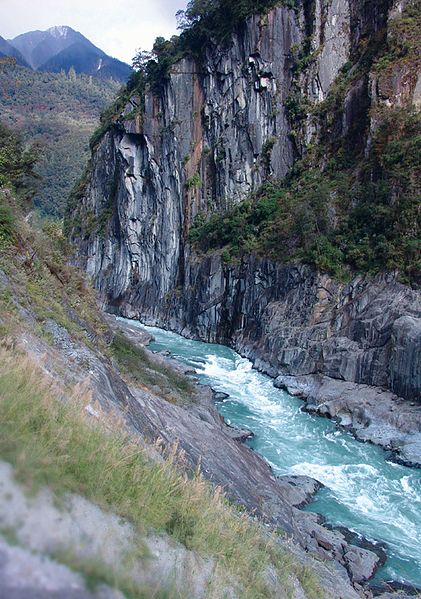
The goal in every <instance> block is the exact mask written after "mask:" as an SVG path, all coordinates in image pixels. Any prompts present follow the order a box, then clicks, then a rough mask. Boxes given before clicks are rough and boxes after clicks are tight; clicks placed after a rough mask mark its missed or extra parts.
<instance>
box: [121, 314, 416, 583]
mask: <svg viewBox="0 0 421 599" xmlns="http://www.w3.org/2000/svg"><path fill="white" fill-rule="evenodd" d="M130 322H131V324H139V326H143V325H140V323H136V322H135V321H130ZM144 328H146V329H147V330H148V331H149V332H150V333H151V334H152V335H153V336H154V338H155V341H154V342H153V343H151V345H150V349H152V350H154V351H162V350H167V351H170V352H171V354H172V355H173V356H174V357H176V358H178V359H179V360H181V361H182V362H184V363H185V364H187V365H189V366H191V367H193V368H195V369H196V372H197V375H198V378H199V380H200V382H202V383H203V384H209V385H211V386H212V387H213V388H214V389H215V390H217V391H221V392H224V393H227V394H229V397H227V398H226V399H225V400H224V401H222V402H220V403H218V408H219V411H220V413H221V414H222V415H223V416H224V418H225V419H226V421H227V422H228V423H230V424H233V425H235V426H238V427H240V428H247V429H249V430H251V431H253V433H254V437H253V438H252V439H251V440H250V441H248V445H249V446H250V447H252V448H253V449H255V450H256V451H257V452H259V453H260V454H261V455H262V456H263V457H264V458H265V459H266V460H267V461H268V462H269V463H270V465H271V466H272V468H273V470H274V472H275V473H276V474H280V475H281V474H291V473H292V474H305V475H309V476H311V477H313V478H315V479H317V480H319V481H320V482H321V483H323V485H324V488H322V489H321V490H320V491H319V492H318V493H317V495H316V498H315V500H314V501H313V502H312V503H311V504H310V506H308V507H307V509H309V510H311V511H316V512H319V513H321V514H323V515H324V516H325V518H326V519H327V521H328V522H329V523H330V524H332V525H337V526H345V527H347V528H348V529H350V530H352V531H354V532H356V533H358V534H361V535H364V537H366V538H368V539H370V540H372V541H379V542H382V543H385V544H386V552H387V556H388V557H387V561H386V563H385V565H384V566H383V567H382V568H381V569H380V570H379V572H378V573H377V575H376V579H377V580H398V581H405V582H407V583H412V584H414V585H417V586H421V471H420V470H416V469H411V468H408V467H406V466H402V465H399V464H396V463H395V462H393V460H392V456H391V455H389V454H387V453H386V452H385V451H384V450H382V449H381V448H379V447H375V446H373V445H370V444H365V443H361V442H359V441H357V440H356V439H354V438H353V437H352V435H351V434H350V433H348V432H345V431H341V430H338V429H337V428H336V426H335V424H334V423H333V422H331V421H330V420H327V419H323V418H320V417H319V416H314V415H311V414H307V413H306V412H303V411H301V408H302V406H303V403H302V401H300V400H299V399H297V398H294V397H291V396H289V395H288V394H287V393H286V392H285V391H282V390H280V389H276V388H275V387H274V386H273V382H272V380H271V379H270V378H269V377H267V376H265V375H263V374H261V373H259V372H257V371H256V370H253V368H252V364H251V362H250V361H249V360H247V359H245V358H241V357H240V356H239V355H238V354H236V353H235V352H234V351H233V350H231V349H229V348H227V347H225V346H221V345H216V344H207V343H202V342H199V341H192V340H189V339H185V338H183V337H181V336H180V335H177V334H175V333H171V332H168V331H164V330H162V329H158V328H155V327H144Z"/></svg>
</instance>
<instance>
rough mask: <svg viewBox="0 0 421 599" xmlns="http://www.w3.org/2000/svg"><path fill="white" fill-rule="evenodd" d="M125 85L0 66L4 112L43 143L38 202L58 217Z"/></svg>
mask: <svg viewBox="0 0 421 599" xmlns="http://www.w3.org/2000/svg"><path fill="white" fill-rule="evenodd" d="M118 89H119V84H118V83H117V82H115V81H112V80H100V79H93V78H92V77H88V76H86V75H76V73H75V72H74V70H70V71H69V72H68V73H64V72H61V73H47V72H38V71H32V70H30V69H27V68H24V67H20V66H17V65H13V64H1V65H0V112H1V120H2V122H3V123H4V124H6V125H8V126H12V127H13V128H14V129H16V130H18V131H19V132H21V134H22V135H23V137H24V139H25V140H26V141H27V142H30V143H35V144H36V145H37V155H38V163H37V166H36V169H35V170H36V172H37V174H38V175H39V176H40V180H39V183H38V189H37V192H36V194H35V196H34V205H35V206H36V207H37V208H38V209H39V211H40V212H41V213H42V214H44V215H48V216H51V217H54V218H60V217H61V216H62V214H63V212H64V208H65V205H66V201H67V197H68V195H69V193H70V190H71V188H72V186H73V185H74V182H75V181H76V180H77V179H78V178H79V177H80V175H81V173H82V170H83V168H84V165H85V164H86V162H87V160H88V156H89V138H90V136H91V135H92V132H93V131H94V129H95V127H96V125H97V122H98V118H99V115H100V113H101V111H102V110H103V109H104V107H105V106H107V105H108V104H109V103H110V102H111V101H112V100H113V98H114V96H115V94H116V93H117V91H118Z"/></svg>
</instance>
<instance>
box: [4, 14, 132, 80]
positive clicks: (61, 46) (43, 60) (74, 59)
mask: <svg viewBox="0 0 421 599" xmlns="http://www.w3.org/2000/svg"><path fill="white" fill-rule="evenodd" d="M0 55H4V56H13V57H15V58H16V60H17V62H18V64H21V65H23V66H29V67H30V68H32V69H34V70H39V71H49V72H53V73H57V72H60V71H61V70H62V69H63V70H64V71H68V70H69V69H70V68H71V67H74V69H75V71H76V73H83V74H86V75H92V76H94V77H99V78H106V79H109V78H113V79H116V80H117V81H121V82H126V81H127V78H128V76H129V75H130V73H131V72H132V69H131V67H130V66H129V65H128V64H126V63H124V62H122V61H120V60H118V59H117V58H113V57H111V56H108V54H106V53H105V52H103V51H102V50H101V49H100V48H97V46H95V45H94V44H93V43H92V42H90V41H89V40H88V39H87V38H86V37H85V36H84V35H82V34H81V33H79V32H78V31H75V30H74V29H72V28H71V27H68V26H66V25H62V26H55V27H50V29H47V30H46V31H39V30H36V31H28V32H27V33H22V34H21V35H18V36H17V37H15V38H14V39H11V40H4V39H3V38H0Z"/></svg>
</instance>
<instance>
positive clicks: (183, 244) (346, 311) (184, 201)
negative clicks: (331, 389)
mask: <svg viewBox="0 0 421 599" xmlns="http://www.w3.org/2000/svg"><path fill="white" fill-rule="evenodd" d="M305 6H306V7H307V9H306V10H307V14H306V11H304V12H298V13H296V12H295V11H293V10H291V9H288V8H285V7H278V8H275V9H273V10H272V11H270V12H269V13H268V15H266V16H260V17H259V16H253V17H251V18H249V19H248V20H247V22H246V23H245V24H244V26H243V27H242V28H241V30H240V31H238V32H237V33H235V34H234V35H233V36H232V39H231V40H230V42H229V43H228V44H227V45H225V46H218V45H215V44H213V43H209V46H208V47H207V48H206V49H205V58H204V60H203V63H202V64H200V65H199V64H198V63H196V62H195V61H194V60H193V59H190V58H185V59H183V60H181V61H180V62H179V63H177V64H176V65H175V66H174V67H173V69H172V72H171V75H170V77H169V80H168V81H166V82H165V83H164V85H163V87H162V89H161V93H160V94H159V95H156V94H152V93H150V92H149V93H147V94H146V98H145V110H144V115H143V118H142V122H141V123H140V122H139V120H130V118H129V119H122V120H120V122H119V124H118V125H117V126H114V127H113V128H111V129H110V130H109V131H108V132H107V133H106V135H105V136H104V137H103V139H102V141H101V142H100V144H99V146H98V148H97V150H96V152H95V153H94V156H93V159H92V167H91V174H90V178H89V180H88V182H87V186H86V189H85V191H84V193H83V197H82V198H81V202H80V205H79V206H78V207H77V209H76V211H75V214H77V215H78V217H79V219H80V222H79V225H74V227H73V233H72V238H73V241H75V242H76V243H77V245H78V248H79V249H78V254H79V262H80V263H81V264H82V265H83V266H84V267H85V268H86V270H87V272H88V273H89V275H90V276H91V277H92V278H93V279H94V281H95V284H96V286H97V287H98V289H99V290H100V293H101V297H102V299H103V302H104V305H105V306H106V307H107V308H108V309H110V310H113V311H121V312H122V313H124V314H126V315H129V316H130V315H135V316H137V317H139V318H142V319H145V320H147V321H148V322H150V323H157V324H163V325H165V326H168V327H171V328H172V329H175V330H177V331H180V332H182V333H183V334H186V335H190V336H194V337H198V338H202V339H207V340H211V341H220V342H223V343H229V344H232V345H233V346H234V347H236V348H237V349H239V350H240V351H241V352H242V353H243V354H245V355H248V356H250V357H252V358H253V359H254V360H256V361H257V362H258V363H259V364H260V365H262V367H263V368H264V369H265V370H266V371H267V372H269V373H270V374H284V375H288V374H292V375H307V374H314V373H319V374H320V373H321V374H324V375H327V376H329V377H333V378H337V379H343V380H347V381H354V382H358V383H365V384H368V385H377V386H382V387H386V388H390V389H391V390H392V391H394V392H395V393H397V394H398V395H401V396H403V397H406V398H411V399H414V398H419V396H420V389H421V373H420V363H421V359H420V353H421V350H420V345H421V342H420V335H419V323H420V318H419V317H420V314H421V310H420V300H419V295H418V294H417V293H416V292H415V291H412V290H411V289H409V288H407V287H405V286H403V285H400V284H399V283H398V282H397V280H396V278H395V276H393V275H390V276H383V277H378V278H377V279H376V280H374V281H370V280H368V279H362V278H357V279H355V280H354V281H353V282H352V283H350V284H349V285H346V286H345V285H339V284H338V283H335V282H334V281H333V280H331V279H329V277H327V276H325V275H320V274H318V273H316V272H314V271H313V270H311V269H310V268H307V267H303V266H297V265H287V266H282V265H277V264H273V263H272V262H270V261H269V260H265V259H256V258H254V257H252V256H251V257H246V258H244V259H243V260H242V261H241V263H239V264H237V265H234V266H230V265H228V264H224V263H223V262H222V260H221V257H220V255H219V254H214V255H211V256H199V255H197V254H194V253H193V252H192V250H191V248H190V247H189V244H188V237H187V236H188V231H189V228H190V226H191V224H192V222H193V219H194V218H195V216H196V215H197V214H198V213H199V212H205V213H209V212H214V211H223V210H225V209H226V208H228V207H229V206H231V205H232V204H233V203H236V202H238V201H239V200H241V199H243V198H244V196H245V195H246V194H247V193H248V192H250V191H253V190H256V189H257V188H258V187H259V186H260V185H261V183H262V182H263V181H264V180H265V177H267V176H271V177H272V178H282V177H283V176H284V175H285V174H286V173H287V171H288V169H289V168H290V167H291V165H292V164H293V161H294V157H295V152H296V151H297V149H296V148H297V147H298V146H297V144H296V143H295V142H293V139H294V135H293V132H292V130H291V127H290V124H289V122H288V118H287V113H286V108H285V101H286V99H287V97H288V96H289V94H290V93H291V91H292V90H293V86H294V81H293V76H292V70H291V64H292V55H293V53H294V52H295V51H296V48H297V47H301V46H302V45H303V44H304V43H305V38H306V37H307V39H308V37H310V38H311V47H312V51H313V60H312V62H311V63H310V66H309V68H308V69H307V71H305V72H304V73H303V74H302V75H301V76H300V77H301V79H302V84H303V85H304V87H305V89H306V90H307V92H306V93H307V97H308V98H309V99H310V100H312V101H313V102H315V103H317V102H320V101H321V100H323V99H324V98H325V97H326V94H327V93H328V92H329V89H330V87H331V86H332V85H333V83H334V81H335V78H336V76H337V75H338V73H339V72H340V69H341V67H342V66H343V65H344V63H346V61H347V60H350V59H351V58H352V57H354V58H355V54H357V53H358V47H359V42H360V41H361V40H364V39H367V40H368V39H371V38H373V37H375V36H376V35H378V34H379V32H381V31H382V30H383V29H384V27H385V26H386V23H387V19H388V14H389V13H388V10H389V9H390V2H388V1H387V0H381V1H380V0H379V1H378V2H376V3H375V6H372V3H370V6H368V3H367V2H363V1H362V0H352V1H351V0H349V1H348V0H333V1H332V2H330V1H329V2H322V0H317V1H316V2H314V3H305ZM393 10H397V8H396V6H395V7H394V9H393ZM309 11H310V13H311V14H308V12H309ZM300 45H301V46H300ZM411 90H412V88H411ZM413 91H414V90H412V91H411V93H412V92H413ZM376 102H380V100H379V98H378V97H377V96H376V85H375V82H374V80H373V81H372V83H371V85H370V77H369V76H368V75H367V74H363V75H362V76H361V77H360V78H356V79H355V81H354V82H353V85H352V87H351V88H350V90H349V91H348V93H347V95H346V97H345V101H344V107H343V110H342V112H340V113H338V114H337V115H336V116H335V118H334V119H332V126H331V128H330V133H329V134H330V135H331V136H333V137H334V136H339V137H340V136H347V135H348V136H349V138H350V143H354V142H355V143H356V144H359V145H364V144H368V143H369V139H368V137H367V136H368V133H367V131H368V132H369V131H370V127H366V129H365V131H366V134H364V135H359V134H358V135H357V137H355V136H356V133H355V132H356V131H357V133H358V128H357V129H356V128H355V126H354V125H355V124H356V123H360V122H366V121H368V119H369V113H368V107H369V106H370V104H372V103H376ZM129 112H130V107H129V108H128V109H127V110H126V113H129ZM372 126H373V127H374V126H375V124H373V125H372ZM315 132H316V133H317V127H316V125H315V123H314V121H313V120H312V119H311V118H310V119H308V120H307V121H306V123H305V131H304V138H306V139H307V140H309V139H310V137H311V135H313V134H314V133H315ZM354 138H355V139H354ZM408 319H409V320H408ZM417 331H418V332H417Z"/></svg>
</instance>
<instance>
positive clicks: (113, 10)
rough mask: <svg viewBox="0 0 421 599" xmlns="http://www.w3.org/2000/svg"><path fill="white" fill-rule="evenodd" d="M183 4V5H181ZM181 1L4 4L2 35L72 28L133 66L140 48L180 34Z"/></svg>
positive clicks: (3, 0)
mask: <svg viewBox="0 0 421 599" xmlns="http://www.w3.org/2000/svg"><path fill="white" fill-rule="evenodd" d="M181 2H183V0H181ZM184 7H185V6H184V4H180V2H179V1H178V0H152V1H151V0H120V1H119V2H116V0H33V1H31V0H14V1H13V3H12V2H8V1H7V0H0V35H2V36H3V37H5V38H6V39H8V38H9V39H10V38H13V37H15V36H16V35H19V34H20V33H25V32H26V31H32V30H34V29H41V30H44V29H47V28H48V27H52V26H53V25H69V26H70V27H73V29H76V30H77V31H80V32H81V33H82V34H83V35H85V36H86V37H87V38H88V39H89V40H91V41H92V42H93V43H94V44H95V45H96V46H98V47H99V48H101V49H102V50H104V52H107V54H110V55H111V56H115V57H116V58H119V59H120V60H124V61H125V62H130V61H131V59H132V58H133V56H134V54H135V51H136V49H137V48H142V49H145V50H147V49H150V48H151V47H152V44H153V41H154V39H155V38H156V37H157V36H161V35H162V36H164V37H171V35H173V34H174V33H177V31H176V20H175V13H176V11H177V10H178V9H180V8H184Z"/></svg>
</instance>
